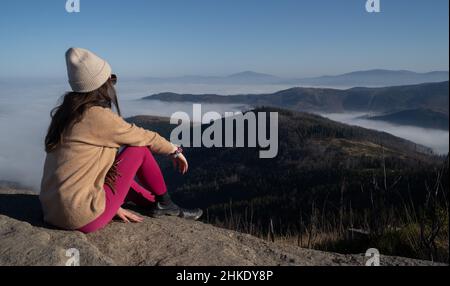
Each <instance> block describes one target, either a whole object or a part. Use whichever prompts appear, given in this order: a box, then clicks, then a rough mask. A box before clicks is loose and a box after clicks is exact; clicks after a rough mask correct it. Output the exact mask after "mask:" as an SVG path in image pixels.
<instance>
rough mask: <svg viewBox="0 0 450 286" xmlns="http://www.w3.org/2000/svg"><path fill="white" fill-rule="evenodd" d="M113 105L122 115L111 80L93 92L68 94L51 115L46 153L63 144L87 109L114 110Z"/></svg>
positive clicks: (46, 138)
mask: <svg viewBox="0 0 450 286" xmlns="http://www.w3.org/2000/svg"><path fill="white" fill-rule="evenodd" d="M113 104H114V107H115V108H116V111H117V113H118V114H119V115H120V108H119V103H118V101H117V95H116V90H115V88H114V86H113V81H112V80H111V79H108V81H106V82H105V83H104V84H103V85H102V86H101V87H99V88H98V89H96V90H94V91H91V92H84V93H80V92H68V93H66V94H65V95H64V96H63V102H62V103H61V104H60V105H59V106H57V107H55V108H54V109H53V110H52V111H51V113H50V116H51V118H52V120H51V123H50V126H49V128H48V131H47V136H46V137H45V151H46V152H47V153H49V152H51V151H53V150H55V149H56V147H58V145H59V144H60V143H61V142H62V140H63V134H64V132H65V131H66V130H68V129H69V128H71V127H72V126H73V125H74V124H76V123H78V122H80V120H81V119H82V117H83V114H84V112H85V111H86V110H87V109H89V108H90V107H92V106H102V107H106V108H112V105H113Z"/></svg>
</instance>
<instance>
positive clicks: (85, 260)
mask: <svg viewBox="0 0 450 286" xmlns="http://www.w3.org/2000/svg"><path fill="white" fill-rule="evenodd" d="M71 248H76V249H78V250H79V255H80V265H183V266H188V265H310V266H312V265H364V264H365V261H366V257H364V255H362V254H361V255H342V254H336V253H330V252H322V251H316V250H309V249H303V248H299V247H295V246H287V245H278V244H274V243H270V242H267V241H264V240H261V239H258V238H256V237H253V236H250V235H246V234H242V233H238V232H234V231H230V230H225V229H221V228H217V227H214V226H211V225H208V224H204V223H201V222H193V221H187V220H183V219H179V218H173V217H164V218H150V217H148V218H146V219H145V221H144V222H143V223H141V224H124V223H121V222H113V223H110V224H109V225H108V226H107V227H106V228H105V229H103V230H101V231H98V232H96V233H93V234H89V235H85V234H82V233H80V232H75V231H62V230H57V229H52V228H51V227H49V226H48V225H45V224H44V223H43V222H42V219H41V210H40V205H39V200H38V197H37V196H36V194H34V193H32V192H29V191H18V190H11V189H4V190H0V265H65V264H66V262H67V261H68V259H69V258H68V257H67V256H66V251H67V250H68V249H71ZM380 262H381V265H433V263H432V262H429V261H420V260H414V259H409V258H402V257H390V256H381V257H380Z"/></svg>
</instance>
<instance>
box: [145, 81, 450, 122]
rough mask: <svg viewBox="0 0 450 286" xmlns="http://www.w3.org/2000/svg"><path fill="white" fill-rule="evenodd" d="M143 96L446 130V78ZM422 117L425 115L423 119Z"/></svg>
mask: <svg viewBox="0 0 450 286" xmlns="http://www.w3.org/2000/svg"><path fill="white" fill-rule="evenodd" d="M143 99H145V100H161V101H168V102H172V101H179V102H197V103H239V104H246V105H249V106H253V107H256V106H274V107H281V108H288V109H291V110H296V111H312V112H366V113H371V114H373V113H375V114H373V115H374V116H373V117H368V119H374V120H375V119H376V120H384V121H389V122H392V123H401V124H406V125H413V126H421V127H428V128H438V129H447V130H448V119H449V117H448V116H449V82H448V81H445V82H437V83H423V84H417V85H405V86H392V87H379V88H367V87H355V88H350V89H345V90H341V89H331V88H305V87H294V88H290V89H286V90H281V91H278V92H275V93H268V94H239V95H227V96H225V95H217V94H177V93H170V92H164V93H158V94H154V95H150V96H147V97H144V98H143ZM398 112H400V113H398ZM393 114H396V115H395V116H394V115H393ZM400 118H401V119H400ZM424 118H428V119H427V120H424Z"/></svg>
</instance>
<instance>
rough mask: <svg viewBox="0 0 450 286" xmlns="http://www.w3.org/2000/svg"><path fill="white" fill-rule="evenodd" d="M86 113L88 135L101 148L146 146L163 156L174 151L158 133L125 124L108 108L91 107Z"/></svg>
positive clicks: (170, 144) (171, 145) (172, 146)
mask: <svg viewBox="0 0 450 286" xmlns="http://www.w3.org/2000/svg"><path fill="white" fill-rule="evenodd" d="M88 113H89V114H88V116H87V121H88V124H87V126H88V127H89V129H90V132H88V133H90V134H91V136H93V138H95V139H94V140H95V141H97V140H98V143H99V144H101V145H103V146H107V147H116V148H117V147H120V146H122V145H129V146H148V147H149V148H150V150H151V151H152V152H154V153H157V154H165V155H168V154H170V153H172V152H173V151H174V149H175V146H174V145H173V144H172V143H170V142H169V141H167V140H166V139H165V138H164V137H162V136H160V135H159V134H158V133H156V132H153V131H150V130H146V129H144V128H141V127H138V126H136V125H135V124H131V123H128V122H126V121H125V120H124V119H123V118H122V117H120V116H119V115H117V114H116V113H114V112H113V111H112V110H111V109H109V108H103V107H91V108H90V109H89V110H88Z"/></svg>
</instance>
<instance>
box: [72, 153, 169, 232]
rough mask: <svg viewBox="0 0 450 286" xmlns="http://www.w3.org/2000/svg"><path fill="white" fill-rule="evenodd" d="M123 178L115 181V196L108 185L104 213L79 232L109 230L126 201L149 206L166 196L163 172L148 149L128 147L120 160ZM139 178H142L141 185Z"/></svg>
mask: <svg viewBox="0 0 450 286" xmlns="http://www.w3.org/2000/svg"><path fill="white" fill-rule="evenodd" d="M116 160H117V161H118V165H117V171H118V172H119V174H120V176H118V177H117V178H116V181H115V188H116V191H115V193H113V192H112V190H111V188H110V187H109V186H107V185H104V187H103V189H104V190H105V197H106V205H105V210H104V212H103V213H102V214H101V215H100V216H99V217H98V218H96V219H95V220H93V221H92V222H90V223H88V224H87V225H85V226H83V227H81V228H79V229H78V230H79V231H81V232H84V233H90V232H94V231H97V230H99V229H101V228H103V227H105V226H106V225H107V224H108V223H109V222H110V221H111V220H112V219H113V218H114V216H115V215H116V213H117V211H118V210H119V208H120V207H121V206H122V205H123V204H124V202H128V201H131V202H134V203H135V204H137V205H138V206H142V207H148V206H150V205H151V203H153V202H155V196H154V195H158V196H159V195H163V194H164V193H166V191H167V188H166V184H165V182H164V178H163V176H162V173H161V170H160V168H159V166H158V163H156V161H155V158H154V157H153V155H152V153H151V152H150V150H149V149H148V148H147V147H126V148H125V149H124V150H123V151H122V152H121V153H120V154H119V155H118V156H117V158H116ZM135 177H137V178H138V179H139V182H140V183H141V184H142V186H141V185H140V184H138V183H137V182H136V181H135Z"/></svg>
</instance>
